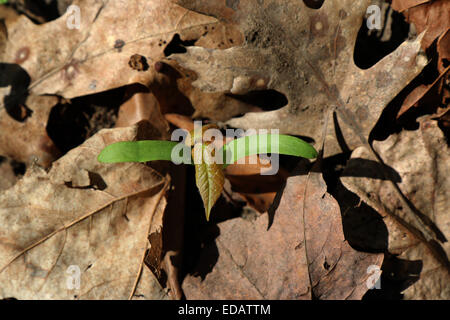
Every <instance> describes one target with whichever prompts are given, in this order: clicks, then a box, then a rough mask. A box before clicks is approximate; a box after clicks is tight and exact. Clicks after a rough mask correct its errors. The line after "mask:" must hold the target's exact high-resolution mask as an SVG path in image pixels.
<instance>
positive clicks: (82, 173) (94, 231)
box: [0, 123, 168, 299]
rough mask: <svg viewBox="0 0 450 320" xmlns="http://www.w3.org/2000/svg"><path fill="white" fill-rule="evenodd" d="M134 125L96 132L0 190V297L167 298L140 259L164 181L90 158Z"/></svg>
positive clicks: (160, 205) (145, 170)
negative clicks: (47, 165) (46, 167)
mask: <svg viewBox="0 0 450 320" xmlns="http://www.w3.org/2000/svg"><path fill="white" fill-rule="evenodd" d="M141 124H142V123H141ZM141 124H138V125H136V126H133V127H127V128H118V129H105V130H102V131H100V132H99V133H97V134H96V135H94V136H93V137H92V138H90V139H88V140H87V141H86V142H85V143H84V144H82V145H81V146H79V147H77V148H75V149H73V150H71V151H70V152H68V153H67V154H66V155H65V156H64V157H63V158H61V159H59V160H58V161H56V162H54V163H53V166H52V168H51V169H50V171H49V172H46V171H44V170H43V169H41V168H39V167H36V166H33V167H31V168H30V169H29V170H28V171H27V173H26V174H25V176H24V177H23V178H22V179H21V180H20V181H19V182H17V183H16V185H15V186H14V187H12V188H10V189H8V190H6V191H4V192H3V193H0V283H1V284H2V285H1V286H0V298H7V297H14V298H17V299H74V298H75V299H134V298H140V299H165V298H167V296H166V293H165V292H164V290H163V289H162V288H161V286H160V285H159V283H158V282H157V280H156V278H155V277H154V276H153V274H152V273H151V272H150V271H149V270H148V269H147V267H145V265H144V256H145V253H146V250H147V248H148V239H147V236H148V233H149V231H150V229H151V224H152V220H153V218H154V216H155V215H157V212H160V211H163V210H164V207H165V205H166V202H165V199H164V197H163V195H164V193H165V192H166V189H167V186H168V183H167V180H166V179H164V178H163V177H162V176H161V175H159V174H158V173H156V172H155V171H154V170H153V169H151V168H149V167H147V166H145V165H143V164H136V163H133V164H130V163H124V164H109V165H108V164H101V163H99V162H98V161H97V155H98V154H99V152H100V151H101V150H102V148H104V147H105V146H106V145H108V144H110V143H113V142H116V141H121V140H133V139H134V138H135V137H136V135H137V134H138V132H139V130H141V129H142V127H141ZM77 270H78V271H79V276H80V278H79V279H80V282H79V288H77V285H76V283H77V282H76V280H75V279H76V277H77ZM71 272H72V273H71Z"/></svg>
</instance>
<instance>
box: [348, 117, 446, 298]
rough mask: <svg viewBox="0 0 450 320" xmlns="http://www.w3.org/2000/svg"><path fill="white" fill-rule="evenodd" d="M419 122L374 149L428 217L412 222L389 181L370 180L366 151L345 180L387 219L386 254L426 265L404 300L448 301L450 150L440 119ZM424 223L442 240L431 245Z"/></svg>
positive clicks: (358, 153)
mask: <svg viewBox="0 0 450 320" xmlns="http://www.w3.org/2000/svg"><path fill="white" fill-rule="evenodd" d="M419 122H420V128H419V130H417V131H402V132H400V133H399V134H395V135H392V136H390V137H389V138H388V139H386V140H385V141H376V142H374V148H375V150H377V151H378V152H379V153H380V155H381V156H382V157H383V159H385V163H386V165H389V166H391V167H392V168H394V169H395V170H396V171H397V172H398V175H399V176H400V178H401V182H399V184H398V185H399V187H400V189H401V190H402V192H403V193H404V194H405V196H406V197H407V198H408V199H410V201H411V202H412V204H413V205H414V206H415V208H417V210H418V211H420V213H421V214H422V215H424V216H425V217H424V218H423V219H422V220H420V219H412V217H411V216H410V215H408V214H407V212H405V209H404V207H405V206H404V205H403V204H402V203H401V202H400V201H399V200H398V197H396V196H395V195H393V192H392V188H391V187H390V185H389V181H388V180H387V179H384V180H383V179H375V178H370V177H368V176H367V173H368V172H370V170H371V169H370V167H367V166H364V164H370V161H366V162H362V161H359V160H360V159H369V160H373V159H372V157H371V155H370V153H369V152H368V151H367V150H366V149H365V148H363V147H361V148H358V149H356V150H355V151H354V152H353V154H352V158H351V159H350V161H349V163H348V165H347V168H346V169H345V171H344V175H345V177H342V178H341V179H342V182H343V184H344V185H345V187H346V188H348V189H349V190H350V191H352V192H354V193H356V194H357V195H358V196H359V197H360V198H361V199H362V200H363V201H364V202H366V203H367V204H368V205H370V206H371V207H373V208H374V209H375V210H376V211H378V212H379V213H380V214H381V215H382V216H383V219H384V221H385V224H386V227H387V229H388V232H389V241H388V250H389V251H390V252H391V253H393V254H398V255H399V258H402V259H406V260H416V261H417V260H421V261H422V263H423V267H422V270H421V273H420V279H419V280H418V281H417V282H416V283H414V284H413V285H412V286H410V287H408V288H407V289H406V290H405V291H404V294H405V298H406V299H449V298H450V287H449V286H448V283H449V281H450V276H449V270H450V269H449V262H448V255H449V253H450V245H449V242H448V239H450V211H449V210H448V208H450V180H449V179H448V172H449V171H450V152H449V149H448V147H447V145H446V142H445V137H444V136H443V134H442V131H441V130H440V129H439V127H438V124H437V121H435V120H431V119H430V118H428V117H422V118H421V119H420V120H419ZM357 172H360V173H364V172H365V173H366V174H356V173H357ZM387 178H389V177H387ZM399 221H400V224H399V223H398V222H399ZM425 224H428V225H433V226H434V228H433V229H432V230H435V232H437V233H439V234H440V235H439V236H437V238H439V239H440V240H441V241H439V242H437V241H430V242H429V241H428V238H427V236H426V234H423V233H422V232H423V230H424V229H423V228H422V225H425ZM411 226H412V227H411ZM445 239H446V240H447V241H445Z"/></svg>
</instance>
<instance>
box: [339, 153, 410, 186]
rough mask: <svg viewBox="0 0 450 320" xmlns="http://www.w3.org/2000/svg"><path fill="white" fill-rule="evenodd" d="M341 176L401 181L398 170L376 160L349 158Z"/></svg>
mask: <svg viewBox="0 0 450 320" xmlns="http://www.w3.org/2000/svg"><path fill="white" fill-rule="evenodd" d="M341 176H342V177H360V178H361V177H366V178H371V179H378V180H391V181H393V182H402V178H401V177H400V175H399V174H398V172H397V171H396V170H395V169H394V168H392V167H389V166H387V165H383V164H381V163H379V162H378V161H374V160H367V159H360V158H351V159H350V160H349V161H348V162H347V167H346V169H345V171H344V172H343V173H342V175H341Z"/></svg>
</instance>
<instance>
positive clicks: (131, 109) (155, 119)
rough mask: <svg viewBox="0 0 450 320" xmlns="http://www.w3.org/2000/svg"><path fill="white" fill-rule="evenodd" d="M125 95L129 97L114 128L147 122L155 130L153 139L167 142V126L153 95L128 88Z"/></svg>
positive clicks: (146, 91)
mask: <svg viewBox="0 0 450 320" xmlns="http://www.w3.org/2000/svg"><path fill="white" fill-rule="evenodd" d="M126 95H128V96H130V97H129V99H128V100H126V101H125V102H124V103H123V104H122V105H121V106H120V109H119V115H118V118H117V122H116V125H115V126H116V127H127V126H131V125H134V124H136V123H138V122H139V121H142V120H147V121H149V122H150V123H151V124H152V126H153V127H154V129H155V139H161V140H168V139H169V138H170V135H169V124H168V123H167V121H166V120H165V118H164V116H163V115H162V114H161V110H160V107H159V103H158V100H157V99H156V97H155V95H154V94H153V93H152V92H150V91H148V90H144V88H142V87H140V88H137V87H133V86H131V87H128V88H127V92H126Z"/></svg>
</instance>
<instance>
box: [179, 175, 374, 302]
mask: <svg viewBox="0 0 450 320" xmlns="http://www.w3.org/2000/svg"><path fill="white" fill-rule="evenodd" d="M305 186H307V189H306V190H305ZM326 189H327V186H326V184H325V182H324V180H323V179H322V176H321V174H320V173H317V172H311V173H310V175H309V176H307V175H297V176H292V177H290V178H288V180H287V184H286V187H285V189H284V191H281V192H280V193H279V194H278V196H280V197H281V199H280V200H279V205H278V207H277V208H276V211H275V213H274V222H273V224H272V225H271V226H270V228H269V229H267V215H265V214H264V215H261V216H259V217H257V218H256V220H254V221H248V220H244V219H241V218H238V219H232V220H228V221H225V222H222V223H219V224H218V227H219V229H220V234H219V236H218V237H217V238H216V239H215V241H214V242H211V243H209V244H206V246H205V249H204V250H203V252H202V253H201V257H200V261H199V268H198V270H196V271H197V272H198V273H201V268H202V265H204V264H205V263H208V261H210V259H211V257H212V256H214V251H215V250H218V254H219V256H218V260H217V262H216V263H215V265H214V267H213V269H212V271H211V272H210V273H208V274H206V275H204V279H203V280H202V278H201V277H197V276H193V275H189V276H187V277H186V278H185V280H184V282H183V284H182V287H183V290H184V293H185V295H186V298H187V299H311V298H313V297H314V298H319V299H360V298H361V297H362V296H363V294H364V293H365V292H366V291H367V289H368V286H367V283H366V282H367V280H368V278H369V276H370V274H369V273H368V272H367V268H368V267H369V266H370V265H376V266H380V265H381V262H382V259H383V256H382V255H381V254H370V253H363V252H357V251H355V250H354V249H352V248H351V247H350V245H349V244H348V243H347V242H346V241H345V239H344V235H343V231H342V224H341V214H340V211H339V206H338V203H337V202H336V200H334V199H333V197H332V196H331V195H330V194H328V193H327V192H326ZM311 288H312V290H311Z"/></svg>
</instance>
